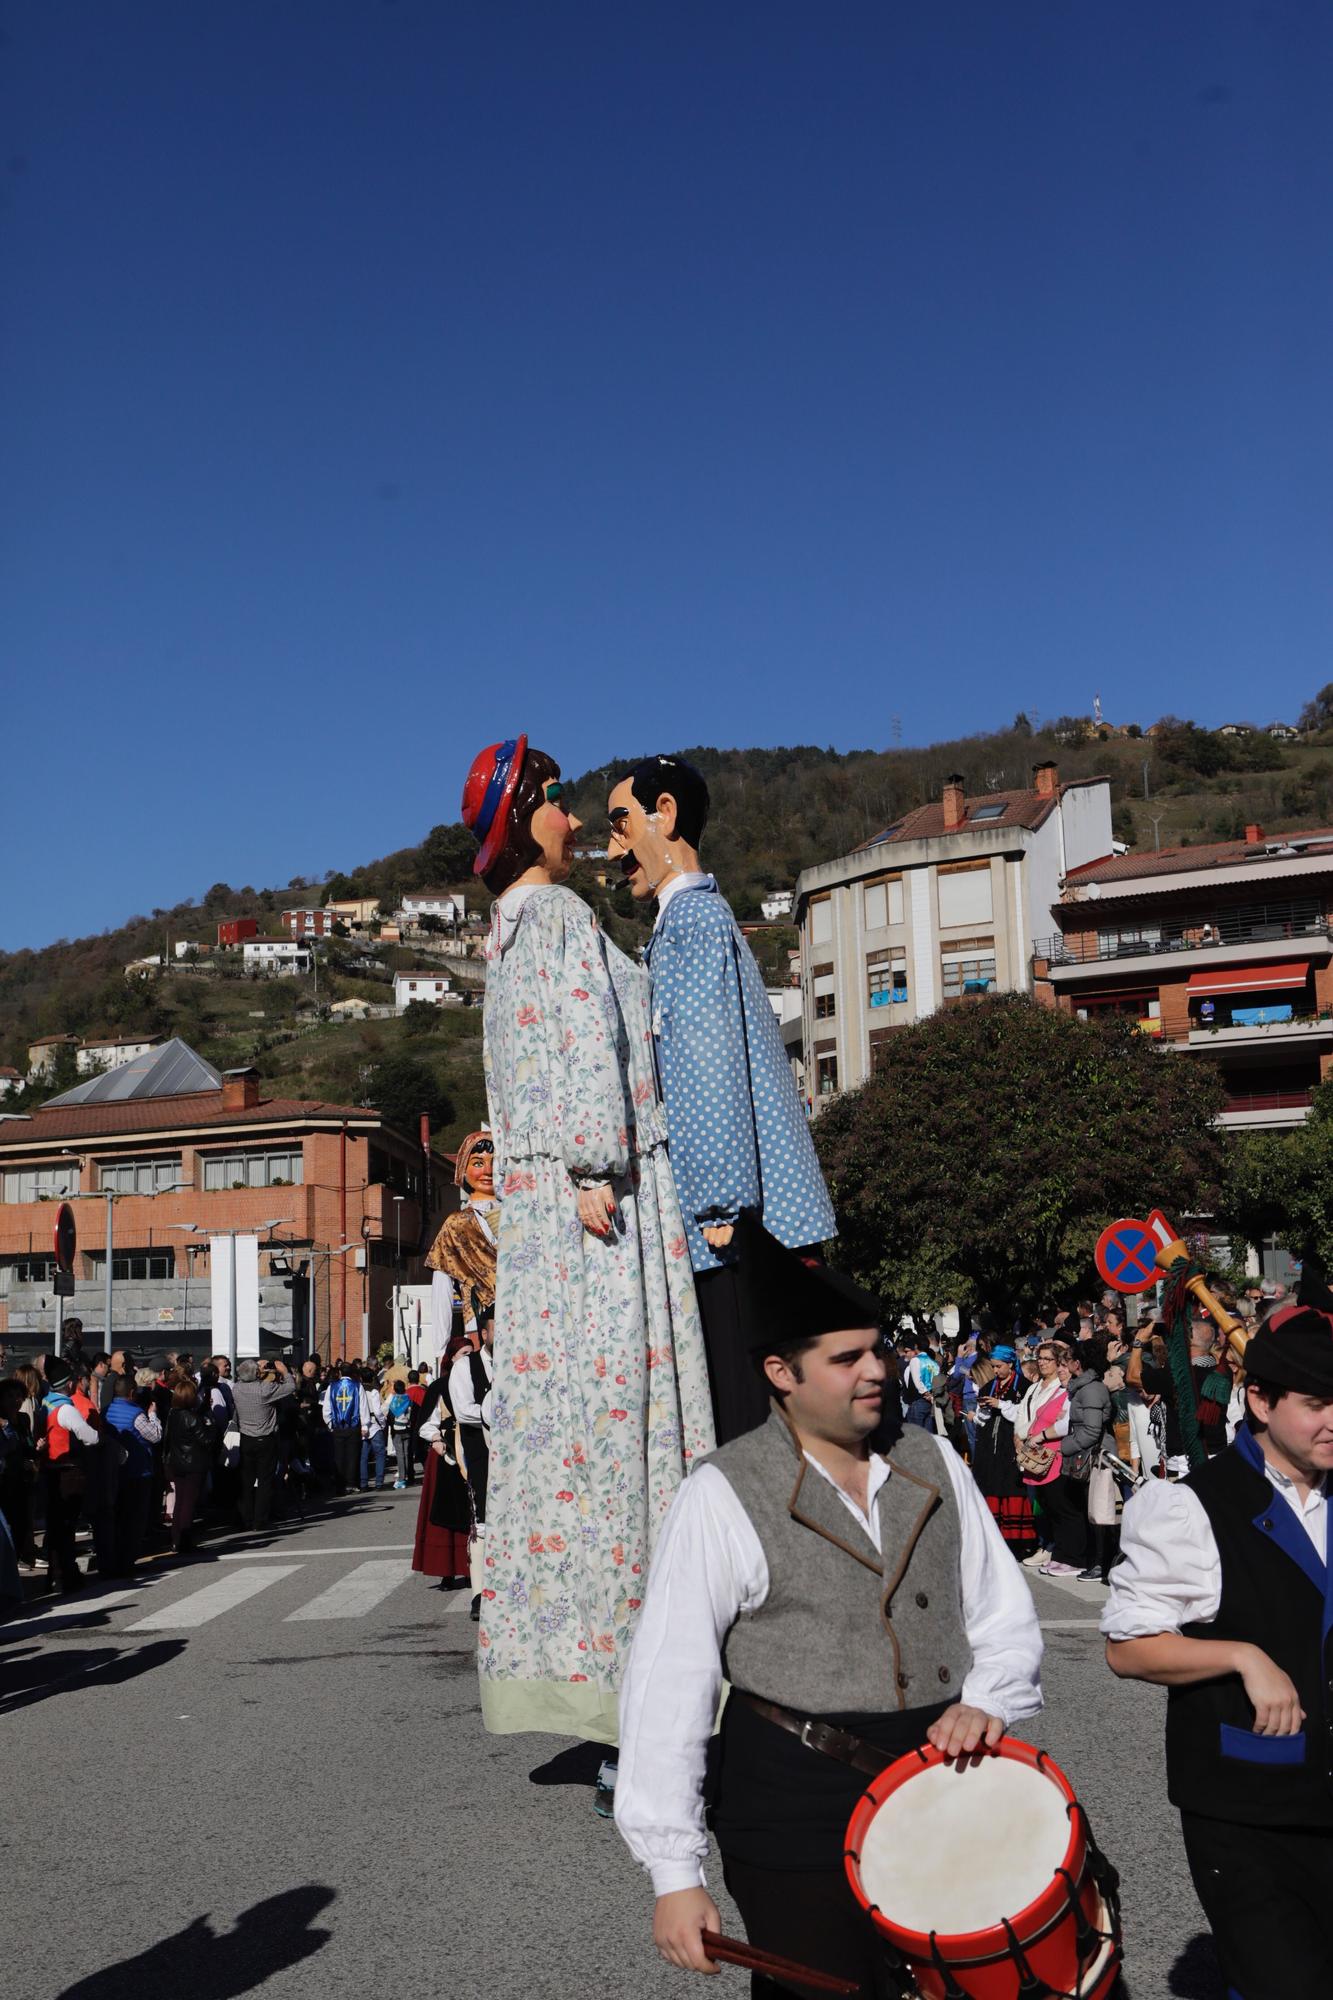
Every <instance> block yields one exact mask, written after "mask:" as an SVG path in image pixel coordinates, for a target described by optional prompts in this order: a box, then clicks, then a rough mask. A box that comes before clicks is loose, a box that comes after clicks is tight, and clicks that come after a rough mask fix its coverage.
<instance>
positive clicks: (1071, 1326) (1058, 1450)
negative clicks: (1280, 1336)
mask: <svg viewBox="0 0 1333 2000" xmlns="http://www.w3.org/2000/svg"><path fill="white" fill-rule="evenodd" d="M1216 1289H1217V1294H1218V1297H1219V1299H1220V1301H1221V1303H1223V1304H1224V1305H1226V1306H1227V1308H1228V1309H1229V1310H1230V1311H1231V1312H1233V1313H1235V1314H1236V1316H1237V1317H1238V1318H1240V1319H1241V1320H1242V1321H1244V1322H1246V1323H1247V1324H1248V1325H1249V1326H1250V1327H1251V1329H1252V1328H1253V1327H1254V1326H1255V1325H1257V1324H1258V1323H1259V1322H1260V1321H1262V1320H1263V1319H1264V1318H1265V1317H1266V1316H1267V1314H1268V1313H1269V1312H1271V1311H1272V1310H1273V1309H1274V1308H1275V1307H1277V1306H1279V1305H1281V1304H1284V1303H1286V1302H1287V1294H1286V1292H1285V1289H1284V1288H1283V1287H1282V1286H1281V1285H1279V1284H1276V1283H1274V1282H1273V1281H1271V1280H1265V1281H1264V1282H1263V1283H1262V1284H1255V1285H1253V1286H1252V1287H1250V1288H1249V1289H1248V1290H1247V1291H1245V1292H1243V1293H1241V1294H1240V1295H1239V1296H1238V1295H1236V1294H1235V1293H1233V1292H1232V1291H1231V1290H1230V1289H1229V1288H1227V1287H1224V1286H1219V1287H1217V1288H1216ZM1164 1334H1165V1329H1164V1327H1162V1326H1161V1325H1160V1324H1158V1323H1157V1322H1156V1321H1155V1320H1154V1319H1153V1318H1152V1317H1151V1315H1150V1314H1148V1313H1145V1314H1143V1315H1142V1316H1141V1317H1140V1318H1139V1319H1138V1321H1137V1323H1136V1324H1135V1325H1134V1326H1133V1327H1130V1326H1128V1325H1127V1324H1126V1313H1125V1301H1124V1299H1123V1298H1121V1297H1120V1295H1119V1294H1117V1293H1115V1292H1109V1291H1108V1292H1106V1293H1104V1294H1103V1296H1102V1298H1101V1299H1100V1301H1098V1302H1096V1303H1094V1302H1093V1301H1091V1300H1084V1301H1080V1302H1079V1303H1078V1304H1076V1305H1074V1306H1071V1307H1068V1308H1062V1309H1060V1310H1058V1311H1057V1310H1054V1309H1052V1310H1051V1311H1049V1312H1038V1313H1035V1314H1033V1315H1032V1317H1031V1319H1030V1320H1026V1321H1023V1322H1020V1323H1019V1324H1018V1325H1016V1326H1015V1327H1014V1328H1012V1329H1009V1330H1004V1329H1000V1328H998V1327H997V1326H996V1324H995V1323H994V1321H993V1320H991V1319H989V1318H988V1317H987V1316H986V1315H984V1314H983V1315H981V1316H980V1317H979V1318H978V1319H977V1320H976V1321H975V1322H974V1323H973V1324H972V1325H971V1326H970V1327H969V1328H968V1330H966V1331H965V1332H960V1333H959V1334H958V1335H957V1336H956V1337H955V1336H948V1335H942V1334H940V1333H938V1332H937V1331H936V1330H935V1328H934V1326H933V1325H932V1324H930V1323H929V1322H928V1321H927V1322H926V1323H925V1324H924V1326H923V1327H920V1328H919V1327H918V1326H917V1325H916V1324H915V1323H914V1324H913V1325H912V1326H911V1327H909V1328H908V1329H907V1330H906V1331H903V1332H900V1333H899V1335H898V1336H897V1340H896V1345H897V1350H898V1354H897V1358H898V1383H899V1392H900V1396H901V1402H902V1417H903V1421H904V1422H905V1423H909V1424H919V1425H922V1426H923V1427H925V1428H928V1429H930V1428H933V1429H935V1430H937V1431H938V1432H939V1433H940V1434H941V1435H943V1436H946V1437H948V1438H949V1439H950V1440H951V1442H952V1443H953V1445H954V1448H955V1449H956V1450H957V1451H958V1452H959V1453H960V1454H961V1455H962V1456H963V1457H964V1458H966V1459H967V1460H968V1462H969V1464H970V1465H971V1467H972V1471H973V1475H974V1477H975V1479H976V1481H977V1484H978V1486H979V1487H980V1488H981V1491H982V1493H983V1494H984V1495H985V1497H986V1500H987V1503H988V1505H989V1506H990V1509H991V1512H992V1513H993V1514H994V1515H995V1518H996V1521H997V1523H998V1525H999V1528H1000V1532H1001V1534H1002V1535H1003V1536H1004V1539H1005V1541H1006V1542H1007V1543H1008V1545H1009V1547H1010V1548H1011V1550H1012V1551H1013V1553H1014V1555H1015V1556H1016V1557H1017V1559H1018V1560H1019V1561H1020V1562H1023V1563H1024V1564H1026V1565H1028V1566H1030V1567H1033V1568H1038V1569H1040V1570H1041V1571H1042V1572H1043V1573H1044V1574H1046V1575H1048V1576H1055V1577H1078V1578H1080V1579H1081V1580H1083V1581H1085V1582H1089V1583H1094V1582H1095V1583H1102V1584H1104V1583H1106V1581H1107V1579H1108V1578H1109V1575H1110V1572H1111V1568H1112V1566H1113V1564H1114V1563H1115V1562H1116V1561H1117V1560H1118V1556H1119V1521H1120V1512H1121V1508H1122V1506H1123V1503H1124V1500H1125V1498H1126V1497H1127V1495H1128V1494H1129V1493H1130V1492H1131V1491H1132V1490H1133V1489H1134V1487H1135V1486H1137V1485H1138V1484H1140V1483H1141V1482H1142V1481H1143V1480H1145V1479H1154V1478H1161V1479H1177V1478H1180V1477H1183V1476H1184V1474H1185V1473H1187V1472H1188V1471H1189V1469H1190V1463H1189V1457H1188V1453H1187V1448H1186V1444H1187V1440H1186V1434H1185V1429H1186V1427H1185V1426H1184V1425H1183V1424H1182V1410H1183V1409H1185V1408H1186V1407H1187V1408H1188V1412H1189V1415H1190V1416H1192V1419H1193V1424H1192V1428H1193V1430H1194V1431H1195V1432H1196V1434H1197V1437H1198V1440H1199V1442H1200V1443H1201V1444H1202V1447H1203V1449H1204V1451H1205V1452H1207V1453H1209V1454H1211V1453H1213V1452H1216V1451H1220V1450H1222V1449H1223V1448H1224V1447H1225V1446H1226V1445H1227V1444H1229V1443H1230V1441H1231V1439H1232V1438H1233V1437H1234V1436H1235V1432H1236V1428H1237V1426H1238V1424H1239V1423H1240V1421H1241V1419H1242V1416H1243V1397H1242V1393H1241V1390H1240V1387H1239V1384H1238V1375H1239V1364H1238V1362H1237V1361H1236V1358H1235V1354H1234V1352H1233V1351H1232V1350H1231V1348H1230V1347H1229V1344H1228V1342H1227V1341H1226V1340H1225V1339H1224V1338H1223V1337H1222V1335H1221V1334H1220V1333H1219V1331H1218V1328H1217V1326H1216V1325H1215V1323H1214V1322H1213V1321H1212V1319H1210V1318H1209V1317H1207V1316H1206V1315H1205V1314H1203V1313H1202V1312H1198V1313H1197V1314H1196V1316H1195V1317H1194V1319H1193V1320H1192V1321H1191V1325H1190V1357H1189V1371H1188V1379H1187V1382H1186V1383H1185V1384H1184V1385H1183V1386H1182V1383H1181V1382H1179V1381H1178V1380H1177V1379H1176V1376H1175V1374H1174V1373H1173V1371H1172V1368H1171V1365H1170V1361H1169V1357H1168V1352H1167V1346H1166V1341H1165V1338H1164Z"/></svg>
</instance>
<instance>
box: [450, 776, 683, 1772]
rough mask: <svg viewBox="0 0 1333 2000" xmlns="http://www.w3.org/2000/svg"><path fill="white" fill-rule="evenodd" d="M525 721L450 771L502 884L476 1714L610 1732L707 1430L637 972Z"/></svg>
mask: <svg viewBox="0 0 1333 2000" xmlns="http://www.w3.org/2000/svg"><path fill="white" fill-rule="evenodd" d="M559 779H560V771H559V766H558V765H557V764H555V763H554V762H553V760H552V759H551V758H550V757H547V756H545V755H543V753H542V752H541V751H539V750H529V749H528V745H527V738H526V737H524V736H520V737H518V738H517V739H516V740H515V741H513V742H509V743H498V744H493V745H492V746H491V747H490V748H489V749H487V750H483V751H482V753H481V755H480V756H479V757H478V758H477V759H476V761H475V763H474V764H473V766H472V769H471V770H470V772H469V773H468V778H467V784H466V787H465V789H464V793H463V818H464V820H465V822H466V823H467V825H468V826H469V827H470V828H471V829H472V831H473V833H474V834H475V835H476V837H477V839H478V840H479V841H480V843H481V847H480V852H479V853H478V856H477V860H476V864H475V866H476V872H477V874H478V875H480V876H481V878H482V880H483V881H484V882H485V883H486V886H487V888H489V889H490V890H491V891H492V893H493V894H494V895H495V896H496V897H497V898H498V900H497V902H496V905H495V908H494V910H493V912H492V919H491V936H490V942H489V945H488V948H487V950H488V961H489V962H488V966H487V973H486V1017H485V1063H486V1088H487V1095H488V1098H489V1100H490V1121H491V1127H492V1132H493V1135H494V1140H495V1150H496V1186H497V1189H498V1191H499V1193H500V1195H501V1197H502V1202H501V1208H500V1226H499V1261H498V1273H497V1290H496V1322H495V1357H494V1359H495V1387H494V1394H493V1398H492V1418H491V1465H490V1492H489V1496H488V1508H487V1531H486V1532H487V1541H486V1565H485V1567H486V1579H487V1580H486V1585H485V1588H484V1591H483V1595H482V1607H481V1623H480V1633H479V1641H480V1650H479V1668H480V1676H481V1705H482V1716H483V1718H484V1720H485V1723H486V1726H487V1728H489V1729H491V1730H496V1731H509V1730H523V1729H544V1730H551V1731H554V1732H557V1733H559V1734H561V1735H569V1736H580V1737H584V1738H591V1739H593V1740H594V1741H598V1742H608V1743H613V1742H614V1741H615V1740H616V1702H617V1689H618V1686H619V1682H620V1676H621V1671H622V1668H623V1665H624V1661H625V1657H626V1654H627V1651H628V1646H629V1640H630V1637H631V1634H632V1631H633V1628H634V1624H635V1620H636V1614H637V1612H638V1609H639V1603H640V1599H641V1598H642V1595H643V1587H644V1577H645V1573H646V1571H647V1566H648V1559H649V1555H650V1553H651V1550H652V1546H653V1541H654V1538H655V1536H656V1532H657V1529H658V1527H659V1526H660V1524H661V1521H662V1518H663V1516H664V1515H665V1513H666V1510H667V1507H668V1505H669V1504H670V1501H671V1498H672V1495H673V1494H674V1492H675V1491H676V1488H677V1487H678V1485H679V1484H680V1481H681V1478H682V1476H683V1474H684V1473H685V1472H686V1470H687V1469H688V1467H689V1465H690V1463H691V1462H692V1460H694V1459H696V1458H698V1457H700V1456H702V1454H703V1453H705V1452H707V1451H708V1450H710V1449H711V1447H712V1442H713V1432H712V1418H711V1414H710V1402H709V1392H708V1378H707V1370H706V1365H705V1361H704V1350H703V1336H702V1332H701V1329H700V1325H699V1315H698V1309H697V1306H696V1303H695V1296H694V1283H693V1278H692V1276H691V1271H690V1259H689V1254H688V1250H687V1247H686V1241H685V1231H684V1227H683V1225H682V1222H681V1214H680V1204H679V1202H678V1201H677V1199H676V1190H675V1185H674V1183H673V1181H672V1178H671V1169H670V1166H669V1165H668V1162H667V1152H666V1121H665V1118H664V1116H663V1112H662V1106H661V1103H660V1102H659V1099H658V1095H657V1085H656V1081H655V1077H654V1072H653V1055H652V1038H651V1025H650V1021H649V1011H648V993H647V980H646V976H645V974H644V973H643V972H642V971H641V969H640V968H639V967H637V966H635V965H633V964H631V963H630V961H629V960H628V959H627V958H625V957H624V955H623V954H622V953H621V952H619V951H617V950H616V948H615V946H614V945H613V944H611V943H610V941H609V940H608V939H607V938H605V937H604V936H603V935H602V933H601V931H600V930H599V929H598V927H597V923H596V920H595V918H594V916H593V914H592V912H591V910H590V909H589V908H588V907H587V905H586V904H585V903H584V902H582V901H581V900H580V898H579V897H578V896H576V895H574V894H573V892H572V891H571V890H569V889H566V888H562V887H561V886H560V885H561V883H563V882H564V880H565V878H566V877H567V876H568V874H569V866H570V859H571V855H572V850H573V844H574V834H575V831H576V829H577V827H578V824H579V822H578V821H577V820H575V819H573V818H571V817H569V816H568V815H567V814H566V813H565V811H564V809H563V807H562V806H561V804H560V792H561V787H560V782H559Z"/></svg>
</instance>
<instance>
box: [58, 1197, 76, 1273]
mask: <svg viewBox="0 0 1333 2000" xmlns="http://www.w3.org/2000/svg"><path fill="white" fill-rule="evenodd" d="M78 1244H79V1239H78V1234H77V1232H76V1230H75V1228H74V1210H73V1209H72V1208H71V1207H70V1205H69V1203H68V1202H67V1201H62V1202H61V1204H60V1206H59V1208H58V1209H57V1210H56V1268H57V1270H60V1271H72V1270H73V1269H74V1252H75V1251H76V1250H77V1248H78Z"/></svg>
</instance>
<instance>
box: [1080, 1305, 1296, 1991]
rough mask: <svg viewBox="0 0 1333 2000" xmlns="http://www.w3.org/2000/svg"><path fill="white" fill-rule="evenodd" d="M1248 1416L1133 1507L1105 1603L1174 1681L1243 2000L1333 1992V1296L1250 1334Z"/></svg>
mask: <svg viewBox="0 0 1333 2000" xmlns="http://www.w3.org/2000/svg"><path fill="white" fill-rule="evenodd" d="M1245 1374H1246V1387H1245V1400H1246V1406H1247V1407H1246V1418H1245V1424H1244V1427H1243V1428H1242V1429H1241V1430H1239V1431H1237V1433H1236V1437H1235V1441H1234V1442H1233V1443H1232V1444H1231V1445H1229V1446H1228V1447H1227V1449H1226V1450H1225V1451H1223V1452H1220V1453H1219V1454H1218V1455H1217V1457H1215V1458H1211V1459H1209V1460H1208V1462H1207V1463H1206V1464H1205V1465H1203V1466H1201V1467H1200V1468H1199V1470H1198V1471H1197V1472H1195V1473H1193V1474H1191V1476H1190V1477H1189V1478H1188V1479H1186V1480H1182V1481H1180V1482H1179V1483H1168V1482H1167V1481H1164V1480H1153V1481H1150V1482H1149V1483H1148V1485H1146V1486H1144V1487H1142V1488H1141V1489H1140V1491H1139V1492H1138V1493H1137V1494H1136V1495H1135V1496H1134V1498H1133V1499H1132V1500H1131V1501H1130V1502H1129V1504H1128V1506H1127V1507H1126V1509H1125V1517H1124V1526H1123V1529H1122V1532H1121V1548H1122V1550H1123V1552H1124V1558H1125V1559H1124V1561H1123V1562H1122V1563H1120V1564H1119V1565H1118V1566H1117V1567H1116V1568H1115V1569H1113V1570H1112V1572H1111V1595H1110V1598H1109V1600H1108V1602H1107V1606H1106V1610H1105V1612H1104V1614H1103V1617H1102V1631H1103V1632H1104V1633H1105V1634H1106V1638H1107V1642H1108V1643H1107V1648H1106V1656H1107V1660H1108V1661H1109V1663H1110V1666H1111V1668H1112V1669H1113V1671H1114V1672H1115V1673H1117V1674H1122V1675H1127V1676H1129V1677H1130V1678H1132V1679H1135V1680H1144V1681H1156V1682H1157V1683H1158V1684H1159V1685H1161V1686H1164V1687H1167V1688H1169V1689H1170V1691H1171V1692H1170V1698H1169V1703H1168V1707H1167V1719H1166V1772H1167V1787H1168V1791H1169V1794H1170V1798H1171V1802H1172V1804H1173V1805H1175V1806H1177V1807H1178V1808H1179V1810H1180V1820H1181V1830H1182V1832H1183V1834H1184V1838H1185V1852H1186V1855H1187V1857H1188V1860H1189V1865H1190V1873H1191V1875H1192V1876H1193V1878H1194V1886H1195V1889H1196V1890H1197V1892H1198V1896H1199V1901H1200V1902H1201V1903H1202V1904H1203V1908H1204V1914H1205V1915H1206V1916H1207V1918H1208V1922H1209V1923H1210V1925H1211V1926H1212V1931H1213V1938H1214V1941H1215V1943H1216V1945H1217V1954H1218V1957H1219V1959H1220V1960H1221V1965H1222V1973H1223V1977H1224V1979H1225V1980H1226V1983H1227V1990H1228V1993H1229V1994H1230V1995H1231V1996H1232V2000H1278V1996H1281V2000H1296V1996H1297V1995H1299V1996H1301V2000H1304V1996H1305V1995H1306V1994H1310V1995H1314V1994H1317V1993H1318V1994H1330V1993H1333V1570H1331V1569H1330V1564H1329V1560H1328V1559H1329V1556H1330V1553H1333V1551H1330V1550H1329V1548H1328V1540H1327V1537H1328V1502H1327V1489H1328V1483H1329V1474H1330V1472H1333V1295H1330V1294H1329V1293H1328V1291H1327V1289H1326V1288H1322V1287H1321V1288H1319V1289H1318V1291H1316V1290H1315V1289H1314V1288H1310V1287H1306V1286H1303V1292H1302V1302H1298V1303H1297V1304H1295V1305H1291V1306H1287V1307H1285V1308H1284V1309H1282V1310H1281V1311H1279V1312H1276V1313H1274V1314H1273V1315H1272V1317H1271V1318H1270V1319H1268V1320H1267V1321H1266V1322H1265V1324H1264V1325H1263V1326H1262V1327H1261V1328H1260V1329H1259V1331H1258V1333H1256V1334H1255V1335H1254V1337H1253V1339H1252V1340H1251V1341H1250V1343H1249V1345H1248V1347H1247V1348H1246V1350H1245Z"/></svg>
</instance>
